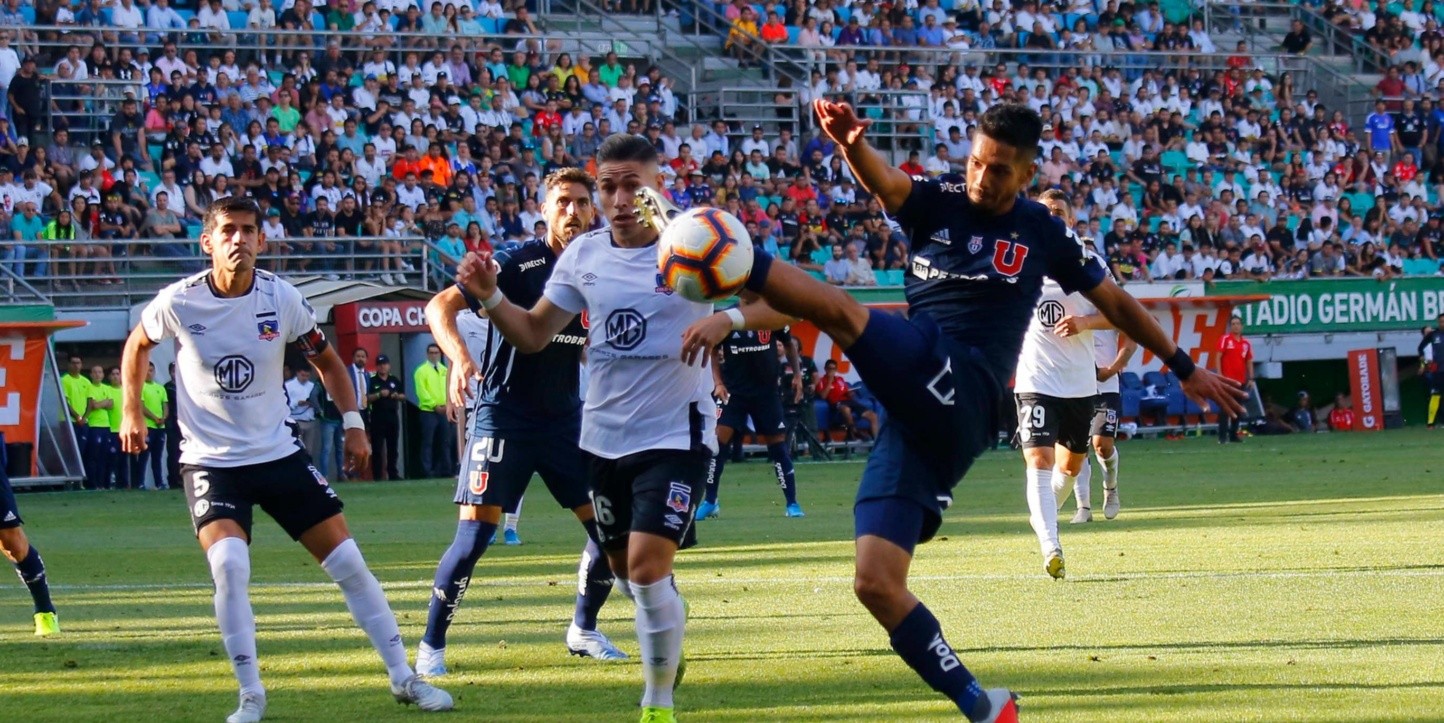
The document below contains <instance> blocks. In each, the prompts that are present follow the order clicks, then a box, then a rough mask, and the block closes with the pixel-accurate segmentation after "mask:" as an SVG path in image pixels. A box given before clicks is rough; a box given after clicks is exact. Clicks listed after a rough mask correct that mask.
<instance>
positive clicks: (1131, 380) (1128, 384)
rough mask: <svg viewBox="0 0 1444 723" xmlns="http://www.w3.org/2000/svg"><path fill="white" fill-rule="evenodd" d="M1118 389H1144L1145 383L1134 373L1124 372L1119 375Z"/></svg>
mask: <svg viewBox="0 0 1444 723" xmlns="http://www.w3.org/2000/svg"><path fill="white" fill-rule="evenodd" d="M1118 387H1119V388H1120V389H1134V390H1137V389H1142V388H1143V382H1142V381H1141V380H1140V379H1139V378H1138V375H1137V374H1134V373H1133V372H1123V373H1121V374H1119V375H1118Z"/></svg>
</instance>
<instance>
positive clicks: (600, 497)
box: [588, 448, 711, 549]
mask: <svg viewBox="0 0 1444 723" xmlns="http://www.w3.org/2000/svg"><path fill="white" fill-rule="evenodd" d="M588 456H589V457H590V462H589V465H588V466H589V467H590V481H591V490H592V508H593V510H594V511H595V512H596V515H597V530H598V532H599V533H600V537H601V543H602V547H604V548H608V549H617V548H620V547H625V546H626V544H627V535H628V534H630V533H632V532H646V533H650V534H653V535H659V536H661V537H665V538H667V539H669V540H672V541H673V542H675V543H677V547H678V548H681V549H686V548H688V547H691V546H693V545H695V544H697V533H696V530H694V529H693V526H692V521H693V517H694V515H695V514H696V512H697V505H698V504H699V503H700V502H701V501H702V488H703V486H704V484H705V482H706V479H707V468H708V466H709V463H710V461H711V453H710V452H709V451H708V450H706V449H705V448H703V449H701V450H697V451H686V450H680V449H658V450H649V451H646V452H638V453H636V454H629V455H627V456H625V457H620V458H618V459H605V458H602V457H598V456H596V455H588Z"/></svg>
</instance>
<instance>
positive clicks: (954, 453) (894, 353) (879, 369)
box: [847, 310, 1002, 542]
mask: <svg viewBox="0 0 1444 723" xmlns="http://www.w3.org/2000/svg"><path fill="white" fill-rule="evenodd" d="M847 358H848V360H849V361H851V362H852V364H853V367H854V368H856V369H857V373H858V375H859V376H861V377H862V381H863V382H864V383H865V384H866V385H867V388H868V390H869V391H871V392H872V393H873V395H874V396H876V397H877V399H878V401H879V402H881V403H882V406H883V408H884V409H885V410H886V411H887V418H886V421H885V422H884V423H883V425H882V430H881V431H880V432H879V433H878V436H877V444H876V446H874V447H873V450H872V454H871V455H870V456H869V457H868V460H867V466H866V467H865V468H864V469H863V472H862V482H861V484H860V485H859V486H858V490H857V501H858V502H863V501H866V500H874V499H882V498H889V497H900V498H904V499H908V500H912V501H913V502H916V503H917V504H919V505H921V506H922V508H923V509H924V510H925V511H926V514H925V515H924V520H923V525H922V529H921V530H920V531H919V533H918V541H919V542H926V541H928V540H929V539H931V538H932V536H933V535H934V534H936V533H937V530H938V526H939V525H940V524H941V523H942V512H943V510H945V509H947V507H948V505H950V504H952V490H953V487H955V486H957V484H958V482H959V481H960V480H962V478H963V475H964V474H966V473H967V471H968V468H969V467H971V466H972V464H973V460H975V459H977V458H978V455H980V454H982V453H983V450H985V449H987V448H988V447H989V446H990V445H991V442H992V437H993V435H994V434H995V433H996V428H997V419H996V417H997V410H998V397H999V395H1000V394H1001V393H1002V390H1001V388H1000V387H999V385H998V383H997V381H996V380H994V378H993V375H992V373H991V372H990V371H989V370H988V368H987V367H986V366H985V362H984V358H983V355H982V353H981V352H980V351H978V350H977V349H974V348H973V347H970V346H967V345H965V344H961V343H959V342H956V341H953V340H952V339H950V338H948V337H947V336H946V335H944V334H943V333H942V332H941V330H939V329H938V326H937V324H936V323H934V322H933V320H932V319H931V318H930V317H928V316H927V315H925V314H916V315H914V316H913V318H911V319H905V318H903V317H901V316H897V315H895V314H890V313H887V312H883V311H878V310H873V311H872V312H871V316H870V318H869V319H868V323H867V327H866V328H865V329H863V333H862V336H860V337H858V340H857V341H856V342H854V343H853V345H852V346H851V347H849V348H848V349H847Z"/></svg>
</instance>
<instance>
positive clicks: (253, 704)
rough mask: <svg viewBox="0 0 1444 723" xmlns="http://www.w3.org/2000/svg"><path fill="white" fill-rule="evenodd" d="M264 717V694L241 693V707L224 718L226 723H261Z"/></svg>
mask: <svg viewBox="0 0 1444 723" xmlns="http://www.w3.org/2000/svg"><path fill="white" fill-rule="evenodd" d="M265 717H266V696H265V694H264V693H242V694H241V707H239V708H237V709H236V712H234V713H232V714H230V715H228V716H226V723H261V719H262V718H265Z"/></svg>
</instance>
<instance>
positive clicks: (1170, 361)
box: [1163, 347, 1198, 381]
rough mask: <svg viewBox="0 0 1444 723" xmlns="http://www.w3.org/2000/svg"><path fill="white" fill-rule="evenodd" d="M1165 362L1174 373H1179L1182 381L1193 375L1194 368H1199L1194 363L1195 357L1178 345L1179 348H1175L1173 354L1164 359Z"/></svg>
mask: <svg viewBox="0 0 1444 723" xmlns="http://www.w3.org/2000/svg"><path fill="white" fill-rule="evenodd" d="M1163 363H1164V364H1166V365H1167V366H1168V368H1169V369H1172V370H1173V373H1174V374H1177V375H1178V378H1179V379H1180V380H1182V381H1188V378H1189V377H1191V376H1193V370H1194V369H1196V368H1198V367H1197V366H1196V365H1195V364H1194V363H1193V358H1192V357H1190V356H1189V355H1188V352H1186V351H1184V350H1183V347H1178V349H1176V350H1174V352H1173V356H1170V357H1168V358H1167V359H1164V360H1163Z"/></svg>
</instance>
